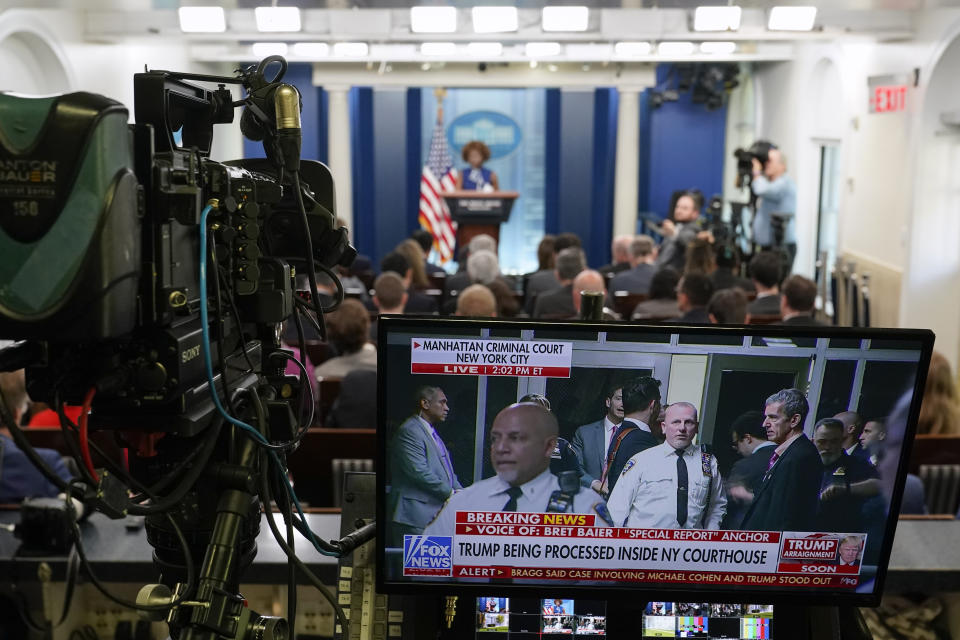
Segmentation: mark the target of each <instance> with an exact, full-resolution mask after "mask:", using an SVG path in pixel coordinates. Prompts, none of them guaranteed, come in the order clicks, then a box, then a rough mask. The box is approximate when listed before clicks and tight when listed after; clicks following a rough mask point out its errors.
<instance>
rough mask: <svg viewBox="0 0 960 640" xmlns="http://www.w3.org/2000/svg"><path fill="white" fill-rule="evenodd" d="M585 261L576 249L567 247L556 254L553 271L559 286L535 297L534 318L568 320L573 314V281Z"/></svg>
mask: <svg viewBox="0 0 960 640" xmlns="http://www.w3.org/2000/svg"><path fill="white" fill-rule="evenodd" d="M585 262H586V259H585V258H584V255H583V251H581V250H580V249H579V248H578V247H568V248H566V249H564V250H563V251H561V252H560V253H559V254H557V266H556V268H555V269H554V272H555V274H556V279H557V282H559V283H560V286H559V287H557V288H555V289H551V290H550V291H546V292H544V293H541V294H540V295H538V296H537V302H536V303H535V304H534V307H533V317H534V318H543V317H550V318H569V317H571V316H573V315H574V314H575V311H574V309H573V279H574V278H576V277H577V274H578V273H580V272H581V271H583V269H584V267H585V264H584V263H585Z"/></svg>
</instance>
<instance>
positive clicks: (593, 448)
mask: <svg viewBox="0 0 960 640" xmlns="http://www.w3.org/2000/svg"><path fill="white" fill-rule="evenodd" d="M603 402H604V404H605V405H606V407H607V411H606V413H605V414H604V416H603V417H602V418H600V419H599V420H597V421H596V422H591V423H590V424H585V425H583V426H581V427H577V431H576V433H574V434H573V442H572V443H571V444H572V445H573V449H574V451H576V452H577V458H578V459H579V461H580V468H581V469H582V470H583V475H581V476H580V484H582V485H583V486H585V487H590V488H591V489H593V490H594V491H596V492H597V493H600V483H601V479H602V477H603V469H604V467H605V466H606V461H607V449H609V448H610V443H611V442H612V441H613V435H614V433H616V431H617V427H618V426H620V423H621V422H623V385H620V384H615V385H612V386H611V387H610V388H608V389H607V393H606V395H605V396H604V399H603Z"/></svg>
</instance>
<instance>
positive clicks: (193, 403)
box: [0, 56, 371, 638]
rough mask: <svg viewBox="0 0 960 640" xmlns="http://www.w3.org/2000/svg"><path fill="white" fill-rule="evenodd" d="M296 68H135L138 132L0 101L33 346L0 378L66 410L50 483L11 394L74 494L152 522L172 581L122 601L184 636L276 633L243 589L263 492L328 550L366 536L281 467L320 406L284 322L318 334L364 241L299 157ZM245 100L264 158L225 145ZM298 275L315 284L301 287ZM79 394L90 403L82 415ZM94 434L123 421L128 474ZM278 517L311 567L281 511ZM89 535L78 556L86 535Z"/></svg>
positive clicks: (41, 102) (5, 306) (20, 300)
mask: <svg viewBox="0 0 960 640" xmlns="http://www.w3.org/2000/svg"><path fill="white" fill-rule="evenodd" d="M286 69H287V63H286V60H284V59H283V58H282V57H279V56H271V57H269V58H266V59H265V60H263V61H262V62H260V63H259V64H258V65H253V66H251V67H248V68H246V69H243V70H239V71H238V75H237V76H236V77H219V76H207V75H199V74H188V73H175V72H170V71H146V72H144V73H139V74H136V76H135V77H134V96H135V98H134V99H135V115H136V124H135V125H128V124H127V119H128V112H127V109H126V108H125V107H124V106H123V105H122V104H120V103H119V102H116V101H114V100H111V99H109V98H106V97H103V96H99V95H94V94H90V93H80V92H78V93H72V94H66V95H62V96H54V97H47V98H30V97H22V96H15V95H12V94H3V93H0V255H3V256H4V259H3V261H2V262H0V282H3V283H4V284H3V286H0V338H3V339H8V340H19V341H21V342H18V343H16V344H14V345H13V346H12V347H8V348H7V349H5V350H3V351H0V371H13V370H17V369H21V368H25V369H26V377H27V387H28V391H29V394H30V396H31V398H33V399H34V400H35V401H41V402H46V403H48V404H49V405H50V406H51V407H53V408H55V409H56V410H57V411H58V413H59V414H60V419H61V422H62V426H63V430H64V434H65V440H66V442H67V445H68V446H69V447H70V448H71V449H72V451H73V452H74V454H75V457H76V458H77V459H78V461H80V462H82V464H81V465H80V468H81V471H82V477H81V478H79V479H77V480H76V481H74V482H73V483H70V484H67V483H64V482H63V480H60V479H59V478H57V477H56V475H55V474H53V473H52V472H51V470H50V469H49V467H47V466H46V465H45V464H44V463H43V460H42V459H40V458H39V456H37V455H36V452H33V450H32V448H31V447H30V445H29V443H28V442H27V441H26V439H25V438H24V437H23V434H22V433H21V432H20V431H19V429H18V428H17V425H16V424H14V423H13V420H12V419H11V416H10V415H9V412H8V411H7V410H6V408H5V406H4V405H5V403H4V402H3V401H2V398H0V410H2V416H0V417H2V418H3V421H4V423H6V425H7V426H9V427H10V428H11V431H12V433H13V435H14V439H15V440H16V441H17V444H18V446H19V447H20V448H21V449H23V450H24V451H25V453H27V455H28V456H30V457H31V460H32V461H33V462H34V464H35V465H36V466H38V467H39V468H41V470H43V471H44V473H45V475H47V476H48V478H50V480H51V481H54V480H56V481H55V485H56V486H58V487H59V488H60V489H61V490H63V491H64V492H65V493H66V494H68V495H72V496H73V497H75V498H77V499H79V500H81V501H84V502H86V503H88V504H90V505H92V506H94V507H95V508H96V509H97V510H100V511H102V512H104V513H105V514H107V515H108V516H110V517H113V518H118V517H123V516H125V515H127V514H133V515H145V516H146V517H147V523H146V524H147V534H148V538H149V540H150V543H151V544H152V545H153V546H154V548H155V550H156V552H155V560H156V562H157V564H158V566H159V567H160V568H162V573H163V580H164V582H165V584H164V585H154V586H153V587H148V588H145V590H144V591H143V592H141V598H139V599H138V602H137V603H125V604H128V605H130V606H134V607H135V608H139V609H143V610H146V611H152V612H153V613H154V614H158V613H159V614H160V615H166V614H169V615H168V617H167V620H168V622H169V623H170V626H171V631H172V632H173V633H174V637H176V636H177V634H178V633H179V632H181V631H182V632H184V633H185V634H186V637H190V638H199V637H214V636H215V637H244V636H243V633H246V632H248V631H249V630H251V629H261V631H263V630H264V629H268V630H269V631H270V633H269V634H268V637H273V635H275V636H276V637H282V634H281V631H282V629H280V627H282V626H283V625H281V624H279V623H277V622H270V621H269V620H268V619H267V618H263V617H259V616H257V615H256V614H255V613H253V612H250V611H249V610H247V609H246V607H244V602H243V599H242V597H241V596H240V595H239V593H238V585H239V574H240V572H241V571H242V570H243V568H244V567H246V566H247V565H248V564H249V563H250V562H252V560H253V557H254V555H255V554H256V545H255V538H256V535H257V531H258V530H259V527H260V508H261V502H264V503H269V502H270V501H271V500H276V502H277V504H278V506H279V507H280V508H281V510H282V511H284V519H285V521H286V522H287V524H288V527H289V526H293V527H296V528H298V529H299V530H300V531H301V533H302V534H303V535H304V536H305V537H307V538H308V539H309V540H310V541H311V542H312V543H313V544H314V546H315V547H316V548H317V549H318V551H320V552H321V553H326V554H327V555H342V554H345V553H349V551H350V550H351V549H352V548H353V546H352V545H353V544H354V542H356V541H354V540H351V541H350V542H346V543H344V541H339V542H334V543H326V542H323V541H319V540H317V539H316V537H315V536H314V535H313V534H312V532H310V531H309V527H308V526H307V525H306V520H305V518H304V517H303V514H302V510H301V509H300V505H299V501H298V500H297V498H296V495H295V493H294V492H293V488H292V485H290V483H289V480H288V478H287V472H286V464H285V456H286V455H287V454H288V453H290V452H291V451H293V450H294V449H295V448H296V446H297V444H298V441H299V439H300V438H301V437H302V436H303V434H304V433H305V432H306V429H307V427H309V426H310V423H311V421H312V414H313V404H314V402H313V398H312V394H311V390H310V384H309V381H308V380H306V369H305V368H304V367H303V366H302V364H301V363H299V362H296V364H297V365H298V367H299V369H300V370H301V376H300V377H299V379H298V377H297V376H287V375H285V373H284V371H285V368H286V365H287V362H288V361H290V360H293V359H294V358H293V355H292V354H291V353H290V352H289V351H287V350H284V349H283V348H282V345H281V343H280V332H281V325H282V323H284V322H288V321H289V322H293V323H295V324H296V326H297V332H298V334H299V335H300V336H301V343H302V335H303V329H302V323H303V322H309V323H311V324H312V325H313V326H314V327H315V328H316V330H317V331H318V332H319V333H320V334H321V335H323V333H324V332H323V318H322V315H323V313H324V312H327V311H330V310H331V309H332V308H335V307H336V304H338V303H339V302H336V303H335V304H334V305H333V307H331V308H321V306H320V304H319V303H318V301H317V297H316V295H315V292H316V290H317V289H316V272H317V270H321V271H324V272H326V273H328V274H329V275H330V276H331V277H332V278H333V280H334V282H336V283H338V284H339V281H338V280H337V278H336V275H335V273H334V272H333V267H335V266H336V265H342V266H348V265H349V264H350V263H351V262H352V261H353V258H354V256H355V255H356V250H355V249H354V248H353V247H351V246H350V245H349V243H348V239H347V230H346V229H345V228H343V227H340V228H337V226H336V218H335V212H334V185H333V180H332V177H331V175H330V172H329V170H328V169H327V168H326V167H325V166H324V165H322V164H321V163H319V162H316V161H312V160H301V159H300V141H301V126H300V108H301V103H300V94H299V92H298V90H297V89H296V87H294V86H292V85H290V84H287V83H284V82H283V81H282V80H283V76H284V73H285V72H286ZM188 80H190V81H199V82H201V83H214V84H216V85H217V88H216V89H213V90H210V89H206V88H203V87H202V86H200V85H198V84H194V83H193V82H188ZM228 84H238V85H241V86H242V87H243V89H244V90H245V95H244V97H243V98H242V99H240V100H234V98H233V96H232V94H231V91H230V90H229V89H228V88H227V87H226V85H228ZM236 107H243V109H244V111H243V115H242V118H241V123H240V124H241V130H242V131H243V133H244V135H245V136H246V137H248V138H250V139H253V140H262V141H263V146H264V150H265V152H266V159H256V160H234V161H230V162H223V163H221V162H215V161H213V160H211V159H210V157H209V156H210V150H211V144H212V140H213V128H214V125H215V124H219V123H229V122H232V121H233V117H234V109H235V108H236ZM296 269H301V270H304V271H305V272H306V274H307V277H308V279H309V281H310V285H311V291H310V292H309V293H298V292H297V291H296V290H295V285H294V282H295V271H296ZM208 274H209V275H208ZM339 299H342V289H341V296H339ZM302 352H303V346H302V344H301V353H302ZM304 391H305V392H306V393H303V392H304ZM66 403H69V404H74V405H82V407H83V411H82V413H81V418H80V421H79V425H74V424H72V422H71V421H70V420H69V419H68V418H67V416H66V415H65V414H64V412H63V406H64V404H66ZM91 410H92V411H91ZM88 414H89V418H88ZM88 422H89V424H88ZM225 423H227V424H228V425H229V426H228V427H227V428H222V427H223V426H224V424H225ZM88 428H91V429H111V430H114V431H115V434H116V437H117V438H118V440H119V441H120V443H121V445H122V446H123V447H125V448H127V449H130V450H131V454H130V465H129V469H125V468H123V467H122V466H121V465H120V464H119V463H118V462H117V461H112V460H110V459H109V458H107V457H106V456H103V455H102V452H101V455H100V456H99V459H98V462H99V463H100V464H102V465H104V466H105V467H106V469H104V468H98V467H96V466H95V465H94V463H93V457H92V454H91V451H90V448H91V447H90V443H89V441H88V437H87V430H88ZM94 453H97V451H96V448H95V447H94ZM31 454H32V455H31ZM131 492H135V493H131ZM294 510H296V512H297V513H298V514H299V517H298V516H297V514H294V513H293V511H294ZM210 514H216V516H215V517H214V516H211V515H210ZM267 521H268V523H269V524H270V525H271V528H272V529H273V530H274V532H275V534H277V536H278V538H279V540H278V541H279V542H280V544H281V546H283V547H284V548H285V550H286V551H287V552H288V555H289V556H290V561H291V562H292V563H293V562H299V561H298V560H297V559H296V557H295V555H294V554H293V552H292V550H291V549H290V548H289V547H288V546H285V545H284V541H283V539H282V537H280V536H279V533H278V532H277V530H276V527H275V525H274V524H273V520H272V516H270V509H267ZM184 532H186V535H185V534H184ZM370 533H371V531H366V532H365V534H370ZM187 539H189V540H190V542H189V543H188V542H187ZM75 542H76V543H77V545H78V550H79V551H80V552H81V557H82V556H83V553H82V547H81V546H80V537H79V530H78V529H77V528H76V527H75ZM201 562H202V570H201V571H196V570H195V568H196V567H197V566H200V563H201ZM300 566H301V570H302V571H308V570H307V569H306V568H305V567H303V566H302V563H300ZM94 582H95V584H96V580H94ZM290 588H291V592H292V593H293V596H292V597H293V598H295V585H293V584H291V585H290ZM105 595H106V594H105ZM111 599H115V598H111ZM115 600H116V599H115ZM291 602H295V600H292V601H291ZM333 604H334V606H335V608H337V607H336V603H335V602H334V603H333ZM290 613H291V614H292V611H290ZM340 617H341V619H342V623H343V625H344V626H346V624H347V623H346V619H345V618H344V617H343V616H342V612H341V616H340ZM280 622H281V623H282V622H283V621H282V620H281V621H280ZM195 634H196V635H195ZM272 634H273V635H272Z"/></svg>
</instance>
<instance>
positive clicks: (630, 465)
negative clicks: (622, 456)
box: [620, 458, 637, 475]
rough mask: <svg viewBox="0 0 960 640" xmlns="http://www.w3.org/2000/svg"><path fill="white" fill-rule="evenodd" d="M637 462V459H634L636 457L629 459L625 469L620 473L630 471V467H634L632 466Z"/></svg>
mask: <svg viewBox="0 0 960 640" xmlns="http://www.w3.org/2000/svg"><path fill="white" fill-rule="evenodd" d="M635 464H637V462H636V460H634V459H632V458H631V459H630V460H627V464H625V465H623V471H621V472H620V475H623V474H625V473H626V472H627V471H630V469H632V468H633V465H635Z"/></svg>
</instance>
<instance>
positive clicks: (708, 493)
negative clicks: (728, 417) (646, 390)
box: [607, 402, 727, 529]
mask: <svg viewBox="0 0 960 640" xmlns="http://www.w3.org/2000/svg"><path fill="white" fill-rule="evenodd" d="M698 428H699V423H698V422H697V408H696V407H694V406H693V405H692V404H690V403H689V402H676V403H674V404H672V405H670V406H669V407H667V410H666V412H665V414H664V420H663V433H664V436H666V441H665V442H664V443H663V444H660V445H658V446H656V447H653V448H650V449H647V450H645V451H641V452H640V453H638V454H637V455H635V456H633V457H632V458H630V460H629V461H628V462H627V464H626V465H625V466H624V468H623V472H622V473H621V474H620V478H619V479H618V480H617V484H616V486H614V488H613V493H612V494H610V499H609V500H607V507H608V509H609V510H610V515H611V517H612V518H613V521H614V523H615V525H616V526H627V527H640V528H646V529H677V528H680V529H719V528H720V520H721V519H722V518H723V514H724V511H725V510H726V506H727V498H726V496H725V495H724V492H723V482H722V480H721V478H720V474H719V471H718V469H717V460H716V458H715V457H714V456H713V455H711V454H710V453H708V452H706V451H705V450H704V448H703V447H702V446H700V445H696V444H692V443H693V439H694V436H696V435H697V429H698Z"/></svg>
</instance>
